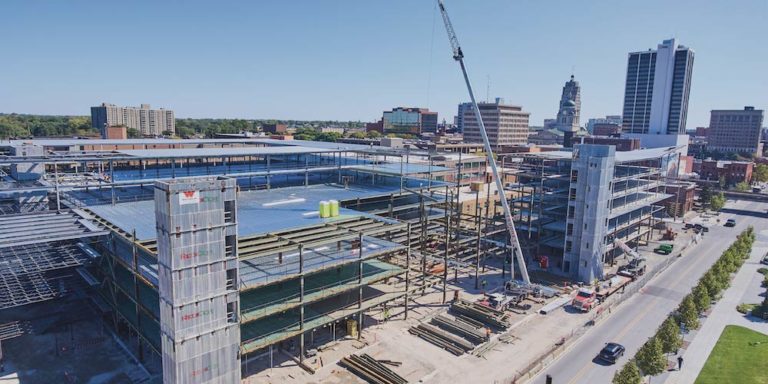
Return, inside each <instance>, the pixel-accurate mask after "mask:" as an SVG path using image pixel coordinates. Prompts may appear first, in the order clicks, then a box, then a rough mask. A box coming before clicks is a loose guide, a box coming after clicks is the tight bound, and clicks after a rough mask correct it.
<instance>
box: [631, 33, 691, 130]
mask: <svg viewBox="0 0 768 384" xmlns="http://www.w3.org/2000/svg"><path fill="white" fill-rule="evenodd" d="M693 56H694V52H693V50H692V49H690V48H688V47H685V46H682V45H677V42H676V41H675V39H669V40H664V41H663V42H662V43H661V44H659V45H658V47H657V49H656V50H655V51H653V50H650V49H649V50H648V51H643V52H633V53H630V54H629V60H628V63H627V80H626V85H625V89H624V115H623V122H622V131H623V132H625V133H634V134H656V135H682V134H685V122H686V119H687V115H688V95H689V94H690V91H691V73H692V71H693Z"/></svg>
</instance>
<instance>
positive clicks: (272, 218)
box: [89, 182, 419, 240]
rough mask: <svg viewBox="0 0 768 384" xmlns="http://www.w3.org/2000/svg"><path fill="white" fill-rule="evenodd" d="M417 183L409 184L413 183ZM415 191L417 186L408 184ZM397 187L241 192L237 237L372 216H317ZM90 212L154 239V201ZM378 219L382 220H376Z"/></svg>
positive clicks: (327, 186)
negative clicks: (324, 206)
mask: <svg viewBox="0 0 768 384" xmlns="http://www.w3.org/2000/svg"><path fill="white" fill-rule="evenodd" d="M415 183H416V182H412V184H415ZM409 187H412V188H418V187H419V186H418V184H415V185H409ZM399 192H400V188H399V186H388V185H350V186H348V187H347V188H345V187H344V186H343V185H337V184H316V185H309V186H301V187H286V188H277V189H271V190H260V191H243V192H240V193H239V194H238V197H237V212H238V213H237V214H238V235H239V236H248V235H253V234H261V233H268V232H274V231H279V230H285V229H293V228H301V227H308V226H311V225H316V224H321V223H325V222H330V221H333V220H338V219H340V218H351V217H356V216H371V215H368V214H366V213H362V212H358V211H355V210H351V209H346V208H341V209H340V211H339V213H340V216H338V217H335V218H329V219H324V218H320V216H319V214H318V207H319V204H320V201H323V200H340V201H342V200H352V199H357V198H366V197H373V196H380V195H389V194H391V193H399ZM89 210H90V211H92V212H93V213H95V214H97V215H99V216H100V217H102V218H104V219H105V220H107V221H109V222H110V223H112V224H114V225H115V226H117V227H118V228H120V229H122V230H123V231H125V232H127V233H133V231H136V237H137V238H138V239H139V240H149V239H154V238H155V237H156V229H155V202H154V201H153V200H145V201H135V202H126V203H118V204H115V205H110V204H103V205H93V206H89ZM379 219H381V218H379Z"/></svg>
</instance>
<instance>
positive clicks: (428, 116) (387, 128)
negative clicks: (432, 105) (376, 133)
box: [382, 107, 437, 135]
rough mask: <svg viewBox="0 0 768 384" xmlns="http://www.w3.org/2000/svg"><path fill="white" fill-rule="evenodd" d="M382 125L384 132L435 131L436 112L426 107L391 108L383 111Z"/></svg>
mask: <svg viewBox="0 0 768 384" xmlns="http://www.w3.org/2000/svg"><path fill="white" fill-rule="evenodd" d="M382 125H383V128H384V132H385V133H408V134H412V135H420V134H422V133H437V112H430V111H429V109H427V108H403V107H397V108H393V109H392V110H391V111H384V115H383V117H382Z"/></svg>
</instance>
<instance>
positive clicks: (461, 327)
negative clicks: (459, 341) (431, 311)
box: [432, 315, 488, 344]
mask: <svg viewBox="0 0 768 384" xmlns="http://www.w3.org/2000/svg"><path fill="white" fill-rule="evenodd" d="M475 323H477V322H475ZM432 324H434V325H436V326H438V327H440V328H442V329H444V330H446V331H449V332H452V333H455V334H457V335H459V336H461V337H463V338H465V339H467V340H469V341H470V342H472V343H473V344H480V343H483V342H485V341H486V340H488V332H487V329H486V328H485V327H484V326H483V325H482V324H480V325H479V326H478V325H477V324H470V323H468V322H466V321H463V320H461V319H458V318H452V317H450V316H447V315H437V316H435V317H434V318H433V319H432Z"/></svg>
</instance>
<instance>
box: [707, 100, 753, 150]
mask: <svg viewBox="0 0 768 384" xmlns="http://www.w3.org/2000/svg"><path fill="white" fill-rule="evenodd" d="M762 125H763V111H762V110H760V109H755V107H744V109H736V110H714V111H712V112H711V114H710V119H709V130H708V132H707V140H708V143H707V149H709V150H710V151H719V152H731V153H747V154H750V155H758V156H759V155H762V153H763V144H762V143H761V142H760V138H761V133H762V128H761V127H762Z"/></svg>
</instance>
